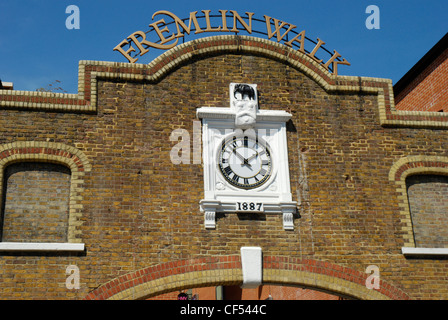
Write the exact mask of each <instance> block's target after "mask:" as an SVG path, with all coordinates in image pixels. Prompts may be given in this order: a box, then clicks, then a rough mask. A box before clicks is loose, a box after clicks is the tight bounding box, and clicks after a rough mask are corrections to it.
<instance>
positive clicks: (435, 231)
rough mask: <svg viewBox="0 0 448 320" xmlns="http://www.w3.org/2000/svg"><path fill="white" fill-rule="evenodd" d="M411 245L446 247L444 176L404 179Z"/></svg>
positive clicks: (446, 187) (447, 179)
mask: <svg viewBox="0 0 448 320" xmlns="http://www.w3.org/2000/svg"><path fill="white" fill-rule="evenodd" d="M406 187H407V191H408V199H409V210H410V212H411V218H412V225H413V231H414V241H415V246H416V247H419V248H448V176H443V175H414V176H409V177H408V178H407V179H406Z"/></svg>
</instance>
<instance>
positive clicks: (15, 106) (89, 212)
mask: <svg viewBox="0 0 448 320" xmlns="http://www.w3.org/2000/svg"><path fill="white" fill-rule="evenodd" d="M232 82H239V83H254V84H257V86H258V87H257V88H258V91H259V105H260V109H266V110H284V111H287V112H288V113H290V114H291V120H289V121H288V123H287V125H286V137H287V146H288V164H289V174H290V186H291V192H292V195H293V200H294V201H296V202H297V214H295V215H294V220H293V225H294V229H293V230H284V229H283V228H282V222H281V220H282V217H281V215H278V214H269V213H262V214H252V213H251V214H249V213H225V214H217V217H216V228H215V229H206V228H204V213H203V212H201V211H200V207H199V202H200V200H201V199H202V198H203V193H204V180H203V178H204V177H203V166H202V163H195V162H194V161H191V162H190V163H180V164H174V163H173V161H172V160H171V158H170V152H171V151H172V149H173V147H174V146H175V145H176V144H177V143H178V141H173V139H170V137H171V134H172V132H173V131H174V130H176V129H184V130H186V132H189V133H190V138H191V139H190V141H189V144H190V145H191V154H190V159H191V160H192V159H193V157H194V151H195V150H196V152H197V151H198V150H197V149H194V148H193V144H194V135H193V133H194V127H195V125H196V124H197V123H198V121H199V120H198V119H197V117H196V110H197V108H199V107H204V106H206V107H226V106H228V105H229V92H228V90H229V84H230V83H232ZM0 128H1V129H0V130H1V133H2V134H1V136H0V182H1V188H0V190H2V196H1V198H0V199H1V208H2V242H1V243H0V250H1V252H0V279H1V281H0V297H1V298H3V299H11V298H21V299H32V298H41V299H48V298H50V299H147V298H152V299H154V298H157V297H158V296H159V295H161V294H169V293H171V294H172V293H175V294H177V293H178V292H179V291H180V290H187V289H190V288H193V289H194V288H200V287H216V286H226V287H232V286H239V285H240V284H241V283H242V282H243V275H242V262H241V255H240V248H241V247H245V246H255V247H260V248H261V249H262V252H263V256H262V276H263V285H264V286H265V288H267V287H268V286H292V287H300V288H308V289H316V290H319V291H324V292H328V293H330V294H332V295H333V296H336V297H346V298H354V299H447V298H448V280H447V273H448V260H446V251H447V249H448V235H447V227H446V226H447V225H448V223H447V222H448V216H447V215H446V203H447V201H446V200H447V198H446V189H447V180H446V176H447V175H448V153H447V149H448V131H447V128H448V115H447V114H446V113H432V112H430V113H428V112H420V111H412V112H409V111H400V110H397V108H395V104H394V93H393V87H392V82H391V81H390V80H386V79H377V78H366V77H348V76H338V75H333V74H330V73H329V72H328V70H326V69H325V68H323V67H322V66H321V65H319V64H317V63H316V61H315V60H313V59H311V58H309V57H308V56H306V55H305V54H303V53H301V52H299V51H296V50H293V49H291V48H288V47H286V46H284V45H281V44H277V43H274V42H271V41H268V40H263V39H259V38H254V37H249V36H217V37H209V38H203V39H199V40H194V41H191V42H187V43H185V44H182V45H179V46H177V47H175V48H173V49H171V50H169V51H167V52H166V53H164V54H163V55H161V56H160V57H158V58H157V59H155V60H154V61H153V62H151V63H150V64H149V65H140V64H135V65H132V64H128V63H111V62H98V61H81V62H80V63H79V92H78V94H56V93H43V92H24V91H13V90H3V91H0ZM408 193H409V194H410V201H408ZM414 195H415V196H414ZM415 197H420V198H415ZM421 199H425V200H426V202H422V201H420V200H421ZM369 266H375V267H376V268H377V270H378V271H379V283H378V284H379V287H375V288H369V287H368V286H367V285H366V282H368V281H370V280H369V279H370V276H371V273H370V272H368V271H366V270H369V269H368V268H369ZM260 292H261V291H260ZM274 298H275V297H274Z"/></svg>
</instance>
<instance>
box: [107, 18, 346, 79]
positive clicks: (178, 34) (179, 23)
mask: <svg viewBox="0 0 448 320" xmlns="http://www.w3.org/2000/svg"><path fill="white" fill-rule="evenodd" d="M210 12H211V10H202V13H203V14H204V16H203V17H199V18H204V19H205V26H204V25H202V26H201V24H200V23H199V21H198V16H197V14H198V12H197V11H193V12H190V16H189V18H188V19H181V18H179V17H178V16H177V15H175V14H174V13H172V12H169V11H166V10H160V11H157V12H155V13H154V14H153V15H152V20H154V18H155V17H157V16H162V18H160V19H159V20H157V21H155V22H153V23H150V24H149V26H150V27H151V28H152V29H150V31H155V33H156V34H157V37H158V39H157V41H149V40H148V39H147V32H144V31H136V32H134V33H132V34H130V35H129V36H128V37H126V39H124V40H123V41H121V42H120V43H119V44H118V45H117V46H115V48H114V51H118V52H119V53H121V54H122V55H123V56H124V57H125V58H126V59H127V60H128V61H129V62H130V63H135V62H136V61H137V60H138V56H143V55H144V54H145V53H147V52H148V51H149V48H155V49H161V50H168V49H171V48H174V47H175V46H177V45H178V42H179V38H182V37H184V36H185V33H186V34H187V35H190V33H192V31H194V34H201V33H206V32H232V33H235V34H238V33H239V32H240V31H241V30H246V31H247V32H248V33H249V34H252V20H253V19H252V17H253V15H254V14H253V13H252V12H246V16H247V17H246V19H247V22H246V20H245V19H244V18H243V17H241V15H240V14H238V12H236V11H235V10H219V12H220V15H218V17H221V25H219V26H212V23H211V20H210V17H211V16H210ZM228 12H229V13H230V14H231V16H230V17H231V21H232V22H233V25H232V26H231V29H229V28H230V26H228V25H227V17H228V16H227V13H228ZM167 18H169V19H170V21H171V20H172V21H171V22H169V23H167V22H166V21H165V19H167ZM264 18H265V22H266V32H265V34H267V37H268V39H274V40H276V41H277V42H278V43H281V42H283V44H285V45H286V46H288V47H290V48H292V47H293V43H296V44H297V45H299V47H298V49H297V51H300V52H302V53H304V54H306V55H308V56H309V57H310V58H312V59H313V60H314V61H316V62H317V63H319V64H321V65H322V66H323V67H324V68H325V69H326V70H329V67H330V65H332V69H333V73H334V74H336V75H337V73H338V65H339V64H342V65H350V63H349V62H348V61H347V60H346V59H345V58H342V61H341V60H337V59H338V58H341V55H340V54H339V53H338V52H337V51H336V50H334V54H333V55H332V57H331V58H330V59H329V60H328V61H326V62H325V63H324V62H323V60H322V59H317V58H316V53H317V52H318V50H319V49H320V48H321V46H322V45H324V44H325V42H324V41H322V40H321V39H319V38H318V39H317V40H318V42H317V44H316V45H315V46H314V48H312V49H311V48H309V49H311V50H310V51H309V53H307V51H306V50H305V30H302V31H301V32H300V33H298V34H296V35H294V34H290V32H291V31H292V30H294V29H296V28H297V26H296V25H293V24H290V23H288V22H285V21H281V20H279V19H276V18H272V17H270V16H267V15H264ZM187 20H188V22H187ZM193 27H194V28H193ZM170 28H171V29H170ZM241 28H242V29H241ZM290 35H294V36H293V37H292V39H290V40H289V36H290ZM127 46H129V47H128V48H127V49H125V48H126V47H127ZM137 50H138V51H137ZM133 52H135V53H136V54H135V56H131V53H133Z"/></svg>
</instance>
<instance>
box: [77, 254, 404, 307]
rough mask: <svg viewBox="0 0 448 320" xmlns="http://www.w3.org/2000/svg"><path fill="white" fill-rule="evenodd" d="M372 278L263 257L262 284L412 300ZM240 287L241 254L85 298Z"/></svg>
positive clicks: (130, 278) (171, 267) (178, 267)
mask: <svg viewBox="0 0 448 320" xmlns="http://www.w3.org/2000/svg"><path fill="white" fill-rule="evenodd" d="M368 276H369V274H367V273H364V272H361V271H358V270H354V269H352V268H348V267H344V266H340V265H337V264H334V263H331V262H324V261H318V260H312V259H299V258H291V257H277V256H264V258H263V284H280V285H291V286H301V287H309V288H315V289H318V290H324V291H327V292H331V293H334V294H337V295H344V296H350V297H353V298H355V299H393V300H408V299H410V297H409V296H408V295H407V294H406V293H405V292H403V291H402V290H400V289H399V288H397V287H395V286H394V285H392V284H390V283H388V282H386V281H383V280H380V288H379V289H367V288H366V285H365V283H366V280H367V278H368ZM241 283H242V274H241V260H240V256H237V255H234V256H219V257H203V258H196V259H189V260H179V261H172V262H166V263H161V264H157V265H154V266H151V267H147V268H143V269H140V270H137V271H134V272H131V273H127V274H124V275H122V276H119V277H117V278H115V279H113V280H111V281H109V282H107V283H105V284H103V285H101V286H100V287H98V288H96V289H95V290H93V291H92V292H90V293H89V294H88V295H87V296H86V297H85V299H86V300H105V299H146V298H150V297H153V296H157V295H159V294H162V293H166V292H171V291H176V290H181V289H187V288H194V287H205V286H214V285H235V284H241Z"/></svg>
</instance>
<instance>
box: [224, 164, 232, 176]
mask: <svg viewBox="0 0 448 320" xmlns="http://www.w3.org/2000/svg"><path fill="white" fill-rule="evenodd" d="M224 172H225V173H226V174H227V175H229V174H231V173H232V168H230V166H228V167H225V168H224Z"/></svg>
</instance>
